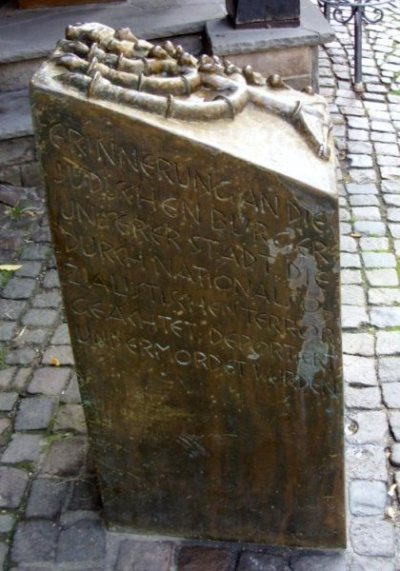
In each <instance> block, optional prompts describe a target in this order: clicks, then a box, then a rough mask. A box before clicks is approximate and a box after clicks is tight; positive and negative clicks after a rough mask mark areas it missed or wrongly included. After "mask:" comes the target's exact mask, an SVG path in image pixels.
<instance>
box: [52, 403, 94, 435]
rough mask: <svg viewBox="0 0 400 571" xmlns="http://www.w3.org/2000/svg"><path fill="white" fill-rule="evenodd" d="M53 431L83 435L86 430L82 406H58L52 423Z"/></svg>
mask: <svg viewBox="0 0 400 571" xmlns="http://www.w3.org/2000/svg"><path fill="white" fill-rule="evenodd" d="M54 430H55V431H72V432H77V433H79V434H85V433H86V431H87V429H86V423H85V416H84V413H83V408H82V405H80V404H65V405H62V406H60V408H59V409H58V412H57V415H56V418H55V421H54Z"/></svg>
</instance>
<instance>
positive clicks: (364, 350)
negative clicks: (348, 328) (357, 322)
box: [342, 332, 374, 357]
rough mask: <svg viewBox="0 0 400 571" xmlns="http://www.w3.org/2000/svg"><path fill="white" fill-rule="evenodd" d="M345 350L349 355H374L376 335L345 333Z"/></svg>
mask: <svg viewBox="0 0 400 571" xmlns="http://www.w3.org/2000/svg"><path fill="white" fill-rule="evenodd" d="M342 345H343V352H344V353H347V354H349V355H361V356H363V357H372V356H373V355H374V336H373V335H372V334H371V333H346V332H345V333H343V336H342Z"/></svg>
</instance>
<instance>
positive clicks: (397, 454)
mask: <svg viewBox="0 0 400 571" xmlns="http://www.w3.org/2000/svg"><path fill="white" fill-rule="evenodd" d="M390 462H391V464H393V466H397V467H399V466H400V442H395V443H394V444H392V449H391V454H390Z"/></svg>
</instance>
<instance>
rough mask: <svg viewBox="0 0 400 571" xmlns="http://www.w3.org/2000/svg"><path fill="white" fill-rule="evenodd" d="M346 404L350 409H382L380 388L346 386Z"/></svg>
mask: <svg viewBox="0 0 400 571" xmlns="http://www.w3.org/2000/svg"><path fill="white" fill-rule="evenodd" d="M344 397H345V403H346V406H347V407H348V408H360V409H366V410H369V409H376V408H381V407H382V401H381V393H380V390H379V387H377V386H376V387H350V386H348V385H346V386H345V390H344Z"/></svg>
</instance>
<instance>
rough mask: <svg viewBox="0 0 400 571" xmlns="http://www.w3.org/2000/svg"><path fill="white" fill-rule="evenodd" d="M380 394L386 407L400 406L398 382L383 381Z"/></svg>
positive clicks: (399, 386) (399, 384)
mask: <svg viewBox="0 0 400 571" xmlns="http://www.w3.org/2000/svg"><path fill="white" fill-rule="evenodd" d="M382 395H383V402H384V403H385V405H386V406H387V408H400V383H384V384H383V385H382Z"/></svg>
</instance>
